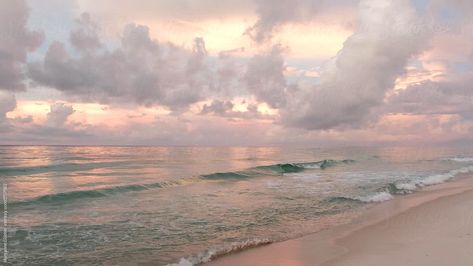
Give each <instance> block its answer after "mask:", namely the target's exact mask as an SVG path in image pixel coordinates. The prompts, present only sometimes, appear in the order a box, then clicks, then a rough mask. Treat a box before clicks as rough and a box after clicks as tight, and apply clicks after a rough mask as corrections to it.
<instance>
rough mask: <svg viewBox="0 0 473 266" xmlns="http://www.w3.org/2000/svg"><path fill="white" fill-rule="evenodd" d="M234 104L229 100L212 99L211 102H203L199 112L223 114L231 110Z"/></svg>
mask: <svg viewBox="0 0 473 266" xmlns="http://www.w3.org/2000/svg"><path fill="white" fill-rule="evenodd" d="M233 106H234V104H233V103H232V102H231V101H219V100H213V101H212V103H211V104H205V105H204V106H203V107H202V111H201V114H210V113H213V114H219V115H224V114H226V113H228V112H231V111H232V109H233Z"/></svg>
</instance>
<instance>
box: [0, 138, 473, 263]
mask: <svg viewBox="0 0 473 266" xmlns="http://www.w3.org/2000/svg"><path fill="white" fill-rule="evenodd" d="M470 171H473V149H467V148H458V147H457V148H453V147H437V148H333V149H315V148H295V147H284V148H283V147H253V148H248V147H63V146H1V147H0V176H1V181H2V183H4V184H7V185H8V207H9V217H8V222H9V226H8V234H9V238H8V240H9V242H8V248H9V250H8V251H9V262H10V263H12V264H15V265H22V264H24V265H40V264H42V265H44V264H46V265H52V264H55V265H61V264H63V265H70V264H87V265H103V264H112V265H114V264H120V265H133V264H140V263H142V264H154V265H165V264H169V263H178V262H180V263H181V264H186V263H187V264H193V263H198V262H202V261H206V260H209V259H211V258H212V257H214V256H217V255H221V254H225V253H227V252H230V251H234V250H238V249H243V248H246V247H251V246H255V245H260V244H265V243H268V242H272V241H280V240H284V239H288V238H293V237H296V236H301V235H304V234H307V233H310V232H314V231H317V230H320V229H321V228H324V227H326V226H333V225H334V224H337V223H342V222H344V221H346V220H348V219H350V217H351V216H352V215H353V214H354V213H356V212H357V211H358V210H361V209H362V208H363V207H364V206H366V204H367V203H369V202H377V201H384V200H389V199H391V198H392V197H393V196H395V195H398V194H404V193H412V192H415V190H417V189H418V188H420V187H422V186H425V185H431V184H436V183H441V182H446V181H448V180H450V179H451V178H454V177H455V175H457V174H459V173H466V172H470ZM181 258H185V259H181Z"/></svg>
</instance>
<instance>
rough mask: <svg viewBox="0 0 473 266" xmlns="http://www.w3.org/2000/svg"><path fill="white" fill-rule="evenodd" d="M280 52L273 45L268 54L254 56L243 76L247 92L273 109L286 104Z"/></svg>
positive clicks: (278, 47) (280, 50)
mask: <svg viewBox="0 0 473 266" xmlns="http://www.w3.org/2000/svg"><path fill="white" fill-rule="evenodd" d="M282 51H283V49H282V47H281V46H279V45H275V46H273V47H272V49H271V50H270V51H269V52H267V53H265V54H260V55H256V56H254V57H253V58H251V59H250V61H249V62H248V67H247V70H246V74H245V76H244V81H245V82H246V86H247V89H248V91H249V92H250V93H251V94H252V95H255V96H256V98H257V100H259V101H262V102H266V103H268V104H269V105H270V106H271V107H273V108H279V107H282V106H284V105H285V104H286V87H287V84H286V78H285V77H284V70H285V69H286V66H285V64H284V59H283V57H282Z"/></svg>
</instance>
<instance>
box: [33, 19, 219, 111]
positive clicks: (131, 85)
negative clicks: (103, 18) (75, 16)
mask: <svg viewBox="0 0 473 266" xmlns="http://www.w3.org/2000/svg"><path fill="white" fill-rule="evenodd" d="M97 36H98V34H97V27H96V26H95V24H94V23H93V22H91V20H90V17H89V16H88V15H86V14H85V15H82V17H81V18H80V19H79V20H78V21H77V29H75V30H74V31H72V33H71V37H70V39H71V42H72V45H73V46H74V47H75V49H76V50H77V51H78V55H75V54H71V53H69V52H68V51H67V50H66V47H65V45H64V44H63V43H60V42H55V43H53V44H52V45H51V46H50V47H49V49H48V51H47V53H46V56H45V58H44V61H43V62H34V63H31V64H29V68H28V71H29V75H30V77H31V79H32V80H33V81H35V82H36V83H37V84H39V85H43V86H49V87H53V88H56V89H57V90H59V91H62V92H64V93H65V94H67V95H70V96H75V97H78V98H79V99H81V100H83V101H96V102H101V103H113V102H134V103H137V104H141V105H147V106H149V105H154V104H161V105H165V106H168V107H169V108H171V109H173V110H174V109H181V108H186V107H187V106H188V105H189V104H192V103H195V102H197V101H199V100H201V99H203V95H204V92H205V91H206V90H209V89H210V88H211V87H212V86H213V83H212V82H213V80H212V77H211V76H210V75H209V74H208V71H207V69H206V67H207V66H206V62H205V60H206V57H207V51H206V49H205V42H204V40H203V39H202V38H196V39H195V40H194V43H193V47H192V50H191V51H189V50H186V49H184V48H182V47H179V46H176V45H173V44H171V43H159V42H158V41H156V40H154V39H151V37H150V35H149V28H148V27H146V26H142V25H136V24H128V25H127V26H126V27H125V29H124V31H123V34H122V36H121V40H120V45H119V47H117V48H115V49H107V47H106V46H104V45H102V43H103V41H101V40H100V39H99V38H98V37H97Z"/></svg>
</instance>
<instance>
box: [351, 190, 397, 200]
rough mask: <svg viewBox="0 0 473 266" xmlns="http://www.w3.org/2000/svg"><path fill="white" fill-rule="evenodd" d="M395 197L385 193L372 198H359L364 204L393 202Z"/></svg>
mask: <svg viewBox="0 0 473 266" xmlns="http://www.w3.org/2000/svg"><path fill="white" fill-rule="evenodd" d="M393 198H394V197H393V195H391V194H390V193H389V192H386V191H383V192H379V193H376V194H373V195H370V196H366V197H362V198H359V200H361V201H363V202H383V201H388V200H392V199H393Z"/></svg>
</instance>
